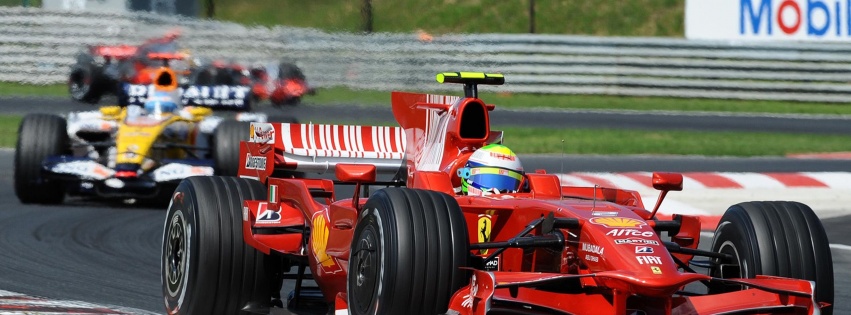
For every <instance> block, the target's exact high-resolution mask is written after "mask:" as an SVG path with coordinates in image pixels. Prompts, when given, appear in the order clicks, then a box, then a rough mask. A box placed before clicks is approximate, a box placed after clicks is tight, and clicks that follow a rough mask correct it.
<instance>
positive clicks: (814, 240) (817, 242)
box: [710, 201, 834, 314]
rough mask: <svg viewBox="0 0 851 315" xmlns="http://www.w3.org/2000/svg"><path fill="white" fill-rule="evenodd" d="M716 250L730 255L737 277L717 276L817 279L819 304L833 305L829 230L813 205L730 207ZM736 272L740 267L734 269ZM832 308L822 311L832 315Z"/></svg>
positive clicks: (719, 273) (715, 270)
mask: <svg viewBox="0 0 851 315" xmlns="http://www.w3.org/2000/svg"><path fill="white" fill-rule="evenodd" d="M712 251H713V252H720V253H726V254H731V255H733V257H734V261H733V262H732V263H733V264H738V266H739V267H738V272H735V273H736V274H733V275H730V274H722V270H721V268H718V267H717V265H716V267H715V268H712V270H710V274H711V275H712V276H715V277H722V276H726V277H741V278H753V277H755V276H756V275H770V276H780V277H788V278H795V279H804V280H810V281H815V283H816V291H815V292H816V301H818V302H827V303H830V304H831V305H833V293H834V292H833V291H834V289H833V260H832V258H831V253H830V247H829V243H828V240H827V235H826V234H825V231H824V227H823V226H822V224H821V221H819V219H818V217H816V215H815V213H814V212H813V210H812V209H810V207H809V206H807V205H805V204H802V203H798V202H789V201H770V202H768V201H764V202H744V203H740V204H736V205H733V206H731V207H730V208H729V209H727V211H726V212H725V213H724V215H723V216H722V217H721V221H720V223H719V224H718V228H717V229H716V230H715V236H714V237H713V239H712ZM733 270H736V269H733ZM832 313H833V307H832V306H831V307H829V308H827V309H823V310H822V314H832Z"/></svg>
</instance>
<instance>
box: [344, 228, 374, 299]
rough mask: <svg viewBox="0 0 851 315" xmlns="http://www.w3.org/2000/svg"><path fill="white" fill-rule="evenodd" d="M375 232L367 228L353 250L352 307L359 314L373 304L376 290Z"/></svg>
mask: <svg viewBox="0 0 851 315" xmlns="http://www.w3.org/2000/svg"><path fill="white" fill-rule="evenodd" d="M377 239H378V238H377V237H376V233H375V231H374V230H373V229H372V228H371V227H367V228H366V229H364V231H363V236H362V237H361V239H360V240H359V241H358V244H357V245H356V247H355V248H354V254H353V255H352V256H353V257H354V259H353V265H352V269H351V270H350V272H352V273H353V274H354V284H353V285H354V287H353V289H354V290H353V291H354V292H352V293H350V294H351V295H352V297H353V298H354V299H353V300H354V301H353V302H354V303H352V304H354V305H353V307H354V308H355V309H356V310H358V311H359V312H360V313H365V312H367V311H368V310H369V308H370V306H371V305H372V304H373V300H374V299H375V296H376V291H377V289H378V281H377V280H378V277H379V276H380V275H379V269H380V268H379V255H380V253H379V250H380V249H379V248H378V242H377Z"/></svg>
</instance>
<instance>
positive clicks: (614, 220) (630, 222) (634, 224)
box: [589, 217, 646, 229]
mask: <svg viewBox="0 0 851 315" xmlns="http://www.w3.org/2000/svg"><path fill="white" fill-rule="evenodd" d="M589 221H591V223H594V224H599V225H602V226H605V227H607V228H628V229H635V228H640V227H642V226H643V225H645V224H646V223H644V221H641V220H636V219H633V218H622V217H596V218H591V220H589Z"/></svg>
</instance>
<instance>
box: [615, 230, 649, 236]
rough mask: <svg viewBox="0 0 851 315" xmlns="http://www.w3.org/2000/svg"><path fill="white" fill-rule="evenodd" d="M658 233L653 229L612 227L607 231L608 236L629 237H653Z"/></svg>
mask: <svg viewBox="0 0 851 315" xmlns="http://www.w3.org/2000/svg"><path fill="white" fill-rule="evenodd" d="M653 235H656V234H655V233H653V232H651V231H639V230H633V229H611V230H609V231H608V232H606V236H627V237H651V236H653Z"/></svg>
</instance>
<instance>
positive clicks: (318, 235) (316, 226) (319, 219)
mask: <svg viewBox="0 0 851 315" xmlns="http://www.w3.org/2000/svg"><path fill="white" fill-rule="evenodd" d="M313 231H314V232H313V233H312V234H311V235H310V237H312V238H313V255H314V256H315V257H316V262H317V263H319V264H321V265H322V266H323V267H330V266H333V265H334V259H332V257H331V256H329V255H328V253H326V252H325V249H326V248H327V247H328V226H327V224H325V218H324V217H323V216H321V215H317V216H316V217H314V218H313Z"/></svg>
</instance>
